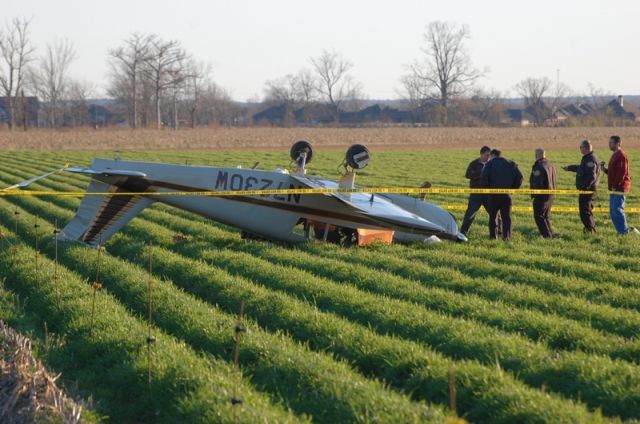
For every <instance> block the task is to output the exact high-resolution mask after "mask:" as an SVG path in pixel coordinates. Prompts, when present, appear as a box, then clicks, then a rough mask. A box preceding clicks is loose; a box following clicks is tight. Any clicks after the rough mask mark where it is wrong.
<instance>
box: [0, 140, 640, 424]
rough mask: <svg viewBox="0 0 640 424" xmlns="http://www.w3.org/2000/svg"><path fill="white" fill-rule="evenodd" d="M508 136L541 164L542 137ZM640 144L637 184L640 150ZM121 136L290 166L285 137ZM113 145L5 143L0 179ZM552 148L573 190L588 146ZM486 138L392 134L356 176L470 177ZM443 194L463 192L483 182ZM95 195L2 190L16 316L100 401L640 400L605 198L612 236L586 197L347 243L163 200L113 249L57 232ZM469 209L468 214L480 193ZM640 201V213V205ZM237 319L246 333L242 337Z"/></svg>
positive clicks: (409, 412) (231, 418) (214, 159)
mask: <svg viewBox="0 0 640 424" xmlns="http://www.w3.org/2000/svg"><path fill="white" fill-rule="evenodd" d="M503 153H504V156H506V157H507V158H509V159H513V160H515V161H516V162H518V163H519V165H520V169H521V170H522V171H523V174H524V175H525V179H527V178H528V175H529V172H530V167H531V165H532V163H533V152H532V151H529V150H527V151H515V152H512V151H505V152H503ZM596 153H597V154H598V155H599V157H600V159H602V160H608V158H609V152H607V151H604V150H599V151H597V152H596ZM627 153H628V154H629V157H630V161H631V168H632V169H631V171H632V179H633V182H634V184H635V183H636V182H637V181H640V165H639V164H640V150H637V149H631V150H629V151H628V152H627ZM119 155H120V156H121V157H122V158H123V159H134V160H147V161H161V162H172V163H181V164H185V163H186V164H204V165H217V166H232V167H235V166H236V165H242V166H244V167H251V166H252V165H253V164H254V163H255V162H256V161H260V165H259V167H260V168H261V169H272V168H275V167H286V166H288V149H274V150H269V151H251V152H222V151H214V152H184V151H165V152H163V151H158V152H146V153H141V152H140V153H137V152H126V153H119ZM95 156H96V154H95V153H90V152H79V151H75V152H74V151H68V152H67V151H64V152H61V151H58V152H55V151H54V152H41V151H12V152H9V151H4V152H0V159H1V161H2V162H1V163H2V167H0V186H2V187H4V186H9V185H11V184H14V183H16V182H19V181H21V180H23V179H26V178H30V177H32V176H35V175H39V174H42V173H44V172H47V171H49V170H52V169H55V168H56V167H59V166H61V165H62V164H64V163H67V162H68V163H71V164H72V165H77V166H81V165H88V164H89V163H90V162H91V160H92V159H93V157H95ZM99 156H100V157H110V156H112V154H111V153H105V152H102V153H100V154H99ZM548 156H549V158H550V159H551V160H552V161H553V162H554V163H555V164H556V166H557V169H558V177H559V181H558V183H559V186H560V188H573V187H574V186H573V181H574V176H575V174H573V173H568V172H564V171H562V170H561V169H560V166H561V165H566V164H574V163H578V162H579V153H578V151H577V149H570V150H552V151H550V152H548ZM474 157H475V155H474V153H473V152H470V151H469V150H456V149H451V150H442V149H439V150H437V151H429V150H420V151H411V150H409V149H403V150H401V151H381V152H375V151H374V152H373V157H372V161H371V163H370V165H369V167H368V168H366V169H364V170H363V171H361V172H360V173H359V174H358V177H357V182H358V183H360V184H363V185H367V186H377V187H383V186H384V187H417V186H418V185H419V184H420V183H421V182H422V181H424V180H429V181H430V182H431V183H432V184H433V186H434V187H436V188H437V187H466V186H467V181H466V180H465V179H464V178H463V175H464V171H465V169H466V166H467V164H468V162H469V161H470V160H472V159H474ZM341 160H342V153H341V152H338V151H335V150H332V151H328V152H323V151H322V150H321V149H317V151H315V152H314V160H313V162H311V163H310V164H309V171H308V172H309V173H310V174H318V175H322V176H324V177H330V178H332V177H336V178H337V177H339V175H338V171H337V167H338V164H339V163H340V162H341ZM88 181H89V180H88V178H86V177H84V176H78V175H77V174H67V173H61V174H55V175H53V176H52V177H50V178H48V179H44V180H42V181H40V182H39V183H38V184H34V185H33V186H31V188H33V189H39V190H54V191H78V190H84V189H85V188H86V186H87V184H88ZM524 186H525V187H527V186H528V185H527V183H526V182H525V185H524ZM601 188H602V189H603V190H602V193H600V195H599V199H598V202H597V204H596V206H603V207H607V206H608V196H607V193H606V181H604V182H603V183H601ZM639 188H640V187H638V186H637V185H636V186H635V187H634V189H635V190H636V192H637V189H639ZM427 200H429V201H432V202H434V203H436V204H441V205H453V206H455V205H466V196H465V195H429V196H428V199H427ZM79 203H80V199H77V198H70V197H55V196H50V197H35V196H34V197H0V230H1V232H2V237H1V240H0V249H1V250H0V278H1V279H2V283H0V319H1V320H3V321H5V322H7V323H8V324H9V325H11V326H12V327H14V328H15V329H17V330H18V331H20V332H22V333H24V334H27V335H29V336H30V337H31V338H32V339H33V342H34V349H35V354H36V355H37V356H38V357H39V358H40V359H41V360H42V361H43V362H44V364H45V365H46V366H47V367H48V369H50V370H51V371H52V372H53V373H62V375H61V377H60V380H59V383H60V384H61V385H62V386H63V387H64V388H65V390H66V391H67V393H69V394H70V395H72V396H79V397H82V398H84V399H91V400H92V403H93V406H92V409H93V411H94V412H95V414H94V415H95V417H94V415H92V416H91V418H90V419H91V420H105V421H108V422H114V423H119V422H132V423H133V422H135V423H137V422H163V423H176V422H203V423H204V422H206V423H210V422H242V423H245V422H299V421H314V422H327V423H338V422H380V423H399V422H402V423H404V422H416V423H422V422H445V421H449V422H455V421H456V420H457V419H458V418H456V417H460V418H462V419H464V420H466V421H468V422H491V423H496V422H498V423H499V422H505V423H507V422H508V423H514V422H550V423H556V422H571V423H586V422H620V421H629V422H631V421H633V420H637V419H640V338H639V335H640V279H639V278H638V275H639V274H638V273H639V271H640V262H639V261H638V252H639V247H640V237H637V236H635V235H629V236H627V237H619V236H617V235H616V234H615V231H614V229H613V225H612V224H611V222H610V218H609V217H608V215H607V214H606V213H600V214H597V216H596V222H597V228H598V232H597V234H595V235H585V234H583V232H582V224H581V222H580V219H579V217H578V214H577V212H575V213H555V214H554V215H553V225H554V229H555V230H556V231H557V232H558V233H560V234H561V236H562V237H561V238H560V239H553V240H545V239H542V238H541V237H540V236H539V235H538V232H537V228H536V227H535V224H534V221H533V218H532V215H531V212H517V213H514V219H513V221H514V235H513V240H512V241H511V242H503V241H496V240H488V228H487V215H486V214H485V213H484V211H482V212H480V213H479V215H478V218H477V219H476V222H475V223H474V225H473V226H472V228H471V231H470V234H469V238H470V242H469V243H448V242H445V243H435V244H416V245H409V246H405V245H391V246H386V245H373V246H369V247H366V248H341V247H338V246H336V245H332V244H323V243H313V242H312V243H307V244H304V245H297V246H289V245H282V244H276V243H270V242H263V241H246V240H242V239H241V238H240V233H239V231H238V230H236V229H234V228H230V227H226V226H223V225H220V224H217V223H215V222H212V221H210V220H207V219H204V218H201V217H199V216H196V215H193V214H190V213H188V212H184V211H181V210H177V209H174V208H171V207H168V206H165V205H161V204H155V205H154V206H152V207H150V208H149V209H147V210H145V211H144V212H143V213H142V214H141V215H140V216H139V217H137V218H135V219H134V220H132V221H131V222H130V223H129V224H128V225H127V226H126V227H125V228H124V229H123V230H122V231H120V232H119V233H118V234H116V235H115V236H114V237H113V238H112V239H111V240H109V242H108V243H107V244H106V246H105V248H104V249H103V250H100V251H99V250H96V249H91V248H87V247H84V246H81V245H78V244H75V243H61V244H59V245H56V244H55V243H54V240H53V237H52V236H53V233H54V229H55V228H56V225H57V227H63V226H64V225H65V224H66V223H67V222H68V221H69V220H70V219H71V218H72V217H73V216H74V214H75V211H76V209H77V207H78V205H79ZM530 203H531V201H530V198H529V196H527V195H516V196H515V197H514V204H515V205H517V206H530ZM556 205H558V206H577V198H576V196H573V195H567V196H559V197H558V198H557V200H556ZM627 205H628V207H640V196H638V195H637V194H635V193H632V194H631V195H630V196H629V197H628V199H627ZM453 213H454V214H455V215H456V217H457V218H458V221H459V220H460V218H461V216H462V212H461V211H455V212H453ZM628 219H629V221H630V224H631V225H636V226H640V218H639V215H638V214H637V213H635V214H628ZM176 235H182V236H184V237H185V238H186V240H181V241H176V239H175V236H176ZM150 246H151V247H150ZM36 249H37V250H36ZM150 264H151V266H152V275H151V276H150V274H149V265H150ZM96 282H99V285H96V284H95V283H96ZM150 300H151V302H150ZM241 303H243V305H244V316H243V318H242V321H241V322H239V317H238V312H239V310H240V305H241ZM149 305H151V308H150V306H149ZM150 310H151V312H152V321H151V322H149V320H148V318H149V311H150ZM238 324H239V325H240V327H241V329H243V330H245V331H241V332H238V335H239V336H240V337H239V343H238V344H237V345H236V331H235V329H236V326H237V325H238ZM149 325H150V326H149ZM149 334H151V335H152V336H153V338H154V339H155V342H152V343H150V342H148V336H149ZM236 346H238V347H239V356H238V365H239V366H238V367H236V365H235V364H234V353H235V349H236ZM453 388H455V405H456V411H455V412H453V411H451V410H450V404H451V401H452V399H451V396H450V391H451V389H453ZM232 399H236V400H241V402H232Z"/></svg>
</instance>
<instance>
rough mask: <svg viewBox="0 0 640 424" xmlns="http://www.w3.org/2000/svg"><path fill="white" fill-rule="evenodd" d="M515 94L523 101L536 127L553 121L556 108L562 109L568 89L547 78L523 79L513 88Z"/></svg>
mask: <svg viewBox="0 0 640 424" xmlns="http://www.w3.org/2000/svg"><path fill="white" fill-rule="evenodd" d="M515 90H516V93H518V94H519V95H521V96H522V97H523V99H524V104H525V107H526V108H527V111H528V112H529V113H530V114H531V115H532V116H533V119H534V121H535V123H536V125H542V124H543V123H544V122H545V121H547V120H549V119H553V117H554V114H555V113H556V111H557V110H558V108H560V107H562V106H563V104H564V102H565V100H566V96H567V95H568V94H569V92H570V89H569V87H568V86H566V85H564V84H562V83H560V82H556V83H555V84H554V83H553V81H551V79H550V78H548V77H542V78H531V77H529V78H525V79H523V80H522V81H520V82H519V83H518V84H516V86H515Z"/></svg>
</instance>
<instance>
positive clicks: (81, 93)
mask: <svg viewBox="0 0 640 424" xmlns="http://www.w3.org/2000/svg"><path fill="white" fill-rule="evenodd" d="M94 93H95V86H94V85H93V84H91V83H88V82H86V81H71V83H70V84H69V95H68V98H69V112H70V115H71V125H72V126H74V127H82V126H87V125H89V123H90V116H89V104H88V100H89V98H90V97H91V96H93V95H94Z"/></svg>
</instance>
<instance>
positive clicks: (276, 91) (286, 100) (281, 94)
mask: <svg viewBox="0 0 640 424" xmlns="http://www.w3.org/2000/svg"><path fill="white" fill-rule="evenodd" d="M265 92H266V99H265V100H266V101H267V103H270V104H273V105H275V106H278V107H281V108H282V110H283V122H282V125H284V126H286V127H290V126H292V125H294V124H295V110H296V108H298V106H299V105H300V103H301V100H302V99H301V96H300V94H301V91H300V81H299V80H298V77H297V76H296V75H293V74H288V75H285V76H284V77H282V78H278V79H275V80H270V81H267V82H266V88H265Z"/></svg>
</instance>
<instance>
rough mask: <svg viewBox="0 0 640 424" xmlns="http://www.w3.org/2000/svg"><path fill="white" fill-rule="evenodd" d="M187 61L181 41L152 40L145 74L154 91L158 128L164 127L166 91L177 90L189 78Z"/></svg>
mask: <svg viewBox="0 0 640 424" xmlns="http://www.w3.org/2000/svg"><path fill="white" fill-rule="evenodd" d="M187 59H188V55H187V53H186V52H185V50H184V49H183V48H182V46H181V45H180V42H179V41H176V40H169V41H164V40H161V39H159V38H154V39H153V40H152V42H151V46H150V54H149V57H148V59H147V60H146V61H145V70H144V73H145V76H146V77H147V78H148V79H149V81H150V82H151V85H152V86H153V90H154V101H155V113H156V124H157V128H161V127H162V113H161V110H160V101H161V98H162V95H163V93H164V91H165V90H166V89H168V88H170V87H172V88H174V89H175V88H177V87H178V85H179V84H181V83H182V82H184V79H185V78H186V77H187V75H186V73H185V69H186V68H185V66H186V61H187ZM174 93H175V92H174ZM174 110H175V108H174Z"/></svg>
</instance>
